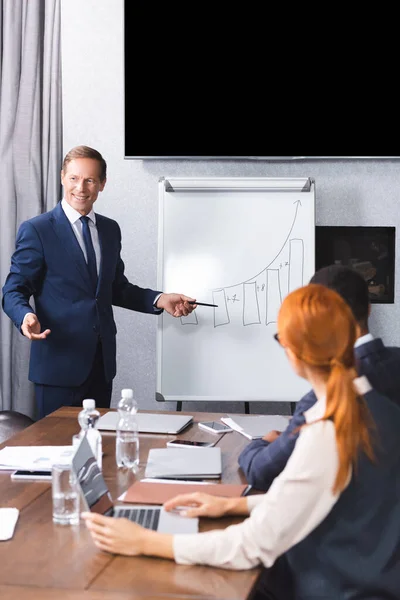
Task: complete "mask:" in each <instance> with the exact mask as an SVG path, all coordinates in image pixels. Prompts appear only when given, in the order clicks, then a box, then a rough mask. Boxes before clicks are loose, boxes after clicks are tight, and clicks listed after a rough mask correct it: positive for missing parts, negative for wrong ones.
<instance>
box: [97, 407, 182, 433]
mask: <svg viewBox="0 0 400 600" xmlns="http://www.w3.org/2000/svg"><path fill="white" fill-rule="evenodd" d="M118 416H119V415H118V411H116V410H110V411H109V412H107V413H105V414H104V415H102V416H101V417H100V419H99V420H98V422H97V428H98V429H101V430H103V431H115V428H116V426H117V421H118ZM136 417H137V423H138V428H139V433H163V434H168V435H169V434H172V435H175V434H177V433H180V432H181V431H182V430H183V429H185V427H187V426H188V425H190V423H192V421H193V417H192V416H191V415H171V414H168V413H166V414H160V413H157V414H151V413H137V415H136Z"/></svg>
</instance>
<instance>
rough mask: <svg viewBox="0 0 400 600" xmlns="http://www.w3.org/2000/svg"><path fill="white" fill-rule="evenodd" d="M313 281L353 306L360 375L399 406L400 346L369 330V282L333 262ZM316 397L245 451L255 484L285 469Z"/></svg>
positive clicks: (262, 486)
mask: <svg viewBox="0 0 400 600" xmlns="http://www.w3.org/2000/svg"><path fill="white" fill-rule="evenodd" d="M310 283H318V284H321V285H325V286H326V287H329V288H331V289H333V290H335V291H336V292H338V293H339V294H340V295H341V296H342V298H344V300H345V301H346V302H347V304H348V305H349V306H350V308H351V310H352V312H353V315H354V317H355V319H356V322H357V335H358V338H357V340H356V343H355V345H354V353H355V357H356V366H357V371H358V374H359V375H365V376H366V377H367V378H368V380H369V382H370V384H371V386H372V387H373V388H374V389H376V390H377V391H378V392H380V393H381V394H383V395H385V396H387V397H388V398H390V400H392V401H393V402H394V403H395V404H397V406H399V407H400V348H398V347H393V346H391V347H388V346H385V345H384V343H383V341H382V340H381V338H374V337H373V335H372V334H371V333H370V331H369V326H368V318H369V313H370V309H371V305H370V302H369V294H368V284H367V282H366V281H365V280H364V278H363V277H362V276H361V275H360V274H359V273H357V271H355V270H354V269H352V268H350V267H345V266H342V265H330V266H328V267H323V268H322V269H319V270H318V271H317V272H316V273H315V274H314V275H313V277H312V278H311V279H310ZM316 400H317V399H316V396H315V394H314V392H313V391H311V392H308V394H306V395H305V396H303V398H301V400H299V401H298V403H297V405H296V410H295V412H294V414H293V416H292V418H291V419H290V422H289V425H288V426H287V428H286V429H285V431H283V432H282V433H280V432H278V431H270V432H268V433H266V435H265V436H264V438H263V439H260V440H254V441H252V442H250V443H249V444H248V445H247V446H246V447H245V448H244V449H243V450H242V452H241V454H240V455H239V465H240V466H241V468H242V470H243V472H244V474H245V475H246V478H247V481H248V482H249V483H250V484H251V485H252V486H253V487H255V488H257V489H259V490H264V491H266V490H268V489H269V487H270V486H271V484H272V482H273V481H274V479H275V477H277V476H278V475H279V474H280V473H281V472H282V471H283V469H284V468H285V466H286V463H287V461H288V460H289V458H290V456H291V454H292V452H293V449H294V447H295V444H296V441H297V438H298V435H299V428H300V427H301V426H302V425H304V423H305V417H304V413H305V411H307V410H308V409H309V408H311V406H313V404H315V402H316Z"/></svg>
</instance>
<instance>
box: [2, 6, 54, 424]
mask: <svg viewBox="0 0 400 600" xmlns="http://www.w3.org/2000/svg"><path fill="white" fill-rule="evenodd" d="M60 4H61V0H0V52H1V54H0V215H1V216H0V280H1V285H0V287H2V286H3V285H4V282H5V279H6V277H7V274H8V272H9V269H10V258H11V254H12V253H13V250H14V248H15V236H16V233H17V231H18V227H19V225H20V224H21V222H22V221H24V220H26V219H29V218H31V217H33V216H35V215H38V214H40V213H42V212H45V211H47V210H49V209H51V208H52V207H53V206H55V204H56V203H57V202H58V200H59V199H60V197H61V184H60V168H61V161H62V106H61V40H60V31H61V26H60V12H61V7H60ZM0 341H1V347H0V368H1V371H0V378H1V380H0V408H1V409H3V410H6V409H7V410H8V409H12V410H18V411H20V412H22V413H24V414H27V415H29V416H31V417H34V416H35V410H34V406H35V403H34V393H33V385H32V384H31V383H30V382H29V381H28V363H29V351H30V342H29V340H27V339H26V338H24V337H23V336H22V335H21V334H20V333H19V332H18V331H17V330H16V328H15V327H14V325H13V324H12V323H11V321H10V320H9V319H8V317H7V316H6V315H5V313H4V312H3V311H0ZM36 343H40V342H36Z"/></svg>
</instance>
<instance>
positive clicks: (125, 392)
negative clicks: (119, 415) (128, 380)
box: [121, 388, 133, 398]
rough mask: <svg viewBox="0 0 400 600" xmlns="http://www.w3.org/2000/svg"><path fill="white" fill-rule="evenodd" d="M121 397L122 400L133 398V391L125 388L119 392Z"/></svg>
mask: <svg viewBox="0 0 400 600" xmlns="http://www.w3.org/2000/svg"><path fill="white" fill-rule="evenodd" d="M121 396H122V398H133V390H131V389H130V388H125V389H124V390H121Z"/></svg>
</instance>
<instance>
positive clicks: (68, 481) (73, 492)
mask: <svg viewBox="0 0 400 600" xmlns="http://www.w3.org/2000/svg"><path fill="white" fill-rule="evenodd" d="M51 487H52V497H53V523H57V524H59V525H77V524H78V523H79V494H78V488H77V483H76V479H75V475H74V473H73V471H72V467H71V463H70V462H65V463H59V464H54V465H53V467H52V470H51Z"/></svg>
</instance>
